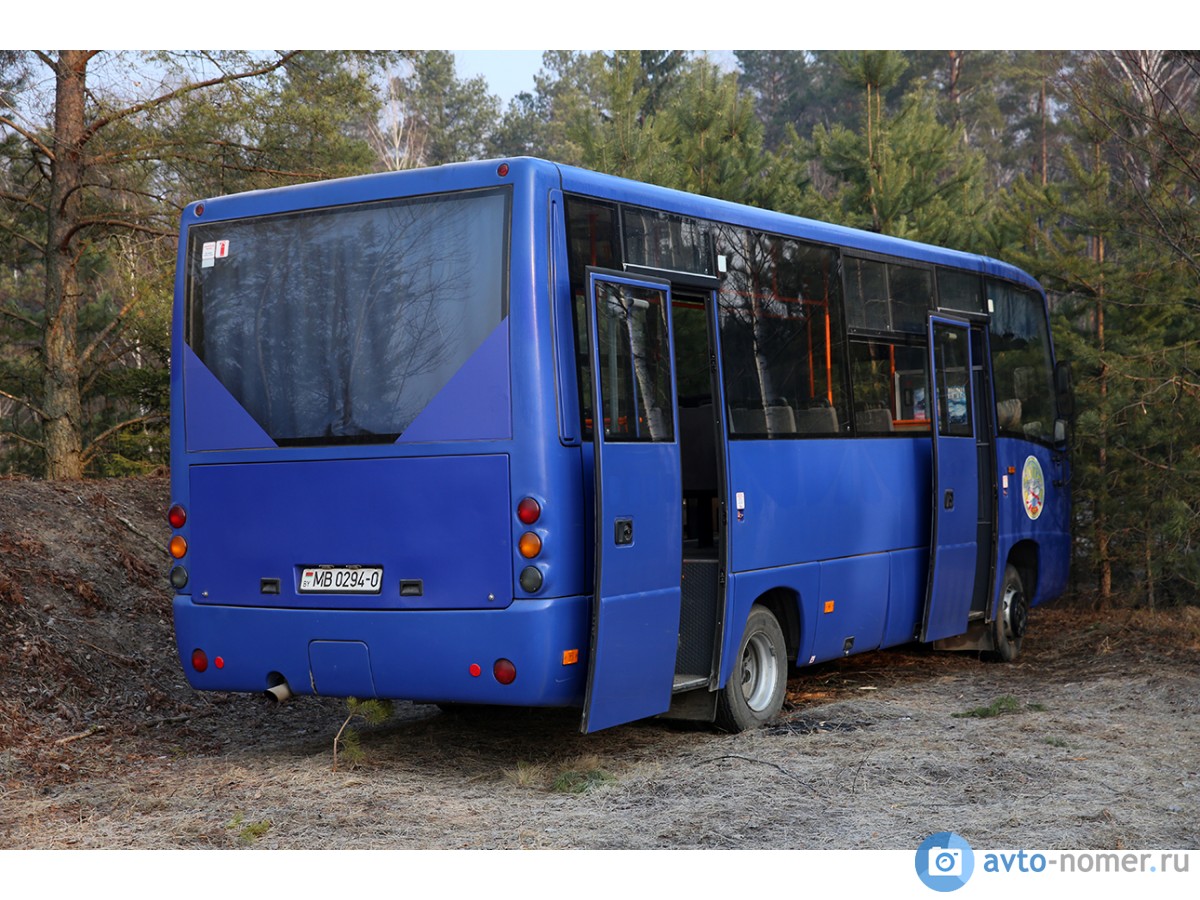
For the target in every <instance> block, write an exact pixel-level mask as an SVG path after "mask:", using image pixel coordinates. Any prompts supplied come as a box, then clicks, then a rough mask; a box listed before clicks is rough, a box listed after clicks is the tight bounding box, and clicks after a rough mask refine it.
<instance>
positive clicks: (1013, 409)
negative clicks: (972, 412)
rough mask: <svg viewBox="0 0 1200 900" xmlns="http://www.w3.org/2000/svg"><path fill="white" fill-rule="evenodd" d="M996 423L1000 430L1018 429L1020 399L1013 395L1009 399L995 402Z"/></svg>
mask: <svg viewBox="0 0 1200 900" xmlns="http://www.w3.org/2000/svg"><path fill="white" fill-rule="evenodd" d="M996 424H997V425H999V426H1000V429H1001V430H1002V431H1018V430H1020V428H1021V401H1020V400H1017V399H1016V398H1015V397H1014V398H1013V399H1011V400H999V401H997V402H996Z"/></svg>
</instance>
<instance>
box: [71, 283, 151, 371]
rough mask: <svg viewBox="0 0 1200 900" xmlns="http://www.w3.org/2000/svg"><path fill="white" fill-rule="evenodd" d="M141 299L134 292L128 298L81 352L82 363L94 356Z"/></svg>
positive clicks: (80, 359)
mask: <svg viewBox="0 0 1200 900" xmlns="http://www.w3.org/2000/svg"><path fill="white" fill-rule="evenodd" d="M139 299H141V295H140V294H134V296H133V297H132V298H131V299H130V300H128V301H127V302H126V303H125V305H124V306H122V307H121V309H120V311H119V312H118V313H117V314H116V315H115V316H113V318H112V319H110V320H109V321H108V323H107V324H106V325H105V326H104V327H103V328H102V329H100V333H99V334H97V335H96V336H95V337H94V338H93V339H92V342H91V343H90V344H88V345H87V346H86V347H85V348H84V349H83V351H82V352H81V353H80V354H79V361H80V363H86V362H88V361H89V360H90V359H91V358H92V354H93V353H95V352H96V348H97V347H99V346H100V345H101V344H102V343H104V341H105V340H107V339H108V336H109V335H110V334H112V333H113V332H114V331H116V329H117V328H118V327H119V326H120V325H121V324H122V323H123V322H124V321H125V317H126V316H127V315H129V311H130V310H131V309H133V308H134V307H135V306H136V305H137V303H138V300H139Z"/></svg>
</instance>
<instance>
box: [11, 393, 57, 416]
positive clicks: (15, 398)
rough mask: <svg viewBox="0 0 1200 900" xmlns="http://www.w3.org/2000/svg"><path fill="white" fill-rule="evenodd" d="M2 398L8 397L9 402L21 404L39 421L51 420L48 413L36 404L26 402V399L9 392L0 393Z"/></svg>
mask: <svg viewBox="0 0 1200 900" xmlns="http://www.w3.org/2000/svg"><path fill="white" fill-rule="evenodd" d="M0 397H7V398H8V399H9V400H12V401H13V402H14V403H20V404H21V405H22V406H23V407H25V408H26V409H27V410H29V411H30V412H31V413H33V414H34V415H35V416H37V417H38V418H39V419H42V420H45V419H48V418H50V417H49V416H48V415H46V413H45V412H44V411H43V410H42V408H41V407H39V406H37V405H35V404H34V403H31V402H30V401H29V400H26V399H25V398H24V397H18V396H16V395H15V394H10V393H8V391H0Z"/></svg>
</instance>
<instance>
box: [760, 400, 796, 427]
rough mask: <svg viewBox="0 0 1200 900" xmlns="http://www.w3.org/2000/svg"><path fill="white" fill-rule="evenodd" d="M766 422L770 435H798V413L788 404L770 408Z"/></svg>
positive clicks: (768, 408)
mask: <svg viewBox="0 0 1200 900" xmlns="http://www.w3.org/2000/svg"><path fill="white" fill-rule="evenodd" d="M766 420H767V433H768V434H795V433H796V413H795V412H794V411H793V410H792V408H791V407H790V406H788V405H787V404H786V403H779V404H775V405H773V406H768V407H767V413H766Z"/></svg>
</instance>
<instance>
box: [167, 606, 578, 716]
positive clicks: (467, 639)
mask: <svg viewBox="0 0 1200 900" xmlns="http://www.w3.org/2000/svg"><path fill="white" fill-rule="evenodd" d="M174 613H175V641H176V647H177V649H178V651H179V658H180V662H181V664H182V665H183V671H184V674H185V675H186V676H187V679H188V682H189V683H190V684H191V685H192V687H194V688H196V689H197V690H211V691H251V692H259V691H266V690H267V689H269V688H271V687H274V686H275V685H277V684H279V683H280V681H281V680H285V681H286V682H287V684H288V686H289V687H290V688H291V691H292V693H294V694H319V695H321V696H329V697H358V698H360V699H362V698H368V697H378V698H388V699H402V700H413V701H417V702H425V703H434V702H445V703H485V704H501V705H508V706H579V705H582V702H583V694H584V688H585V685H586V683H587V655H588V627H587V624H588V617H589V614H590V604H589V600H588V598H587V597H560V598H555V599H552V600H515V601H514V602H513V603H512V604H510V605H509V606H508V607H506V608H504V609H497V610H430V611H426V610H403V611H400V610H309V609H266V608H261V607H237V606H214V605H210V604H204V605H198V604H194V603H193V602H192V600H191V598H190V597H189V596H186V595H178V596H176V597H175V601H174ZM197 650H200V651H202V652H203V654H204V657H205V660H206V663H207V664H206V666H205V668H204V671H197V669H196V667H195V666H194V665H193V655H194V653H195V651H197ZM500 659H507V660H509V661H510V662H511V663H512V664H513V666H514V667H515V669H516V677H515V678H514V679H513V680H512V682H511V683H510V684H502V683H500V681H499V680H497V678H496V677H495V675H494V674H493V671H494V666H495V664H496V662H497V660H500Z"/></svg>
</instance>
